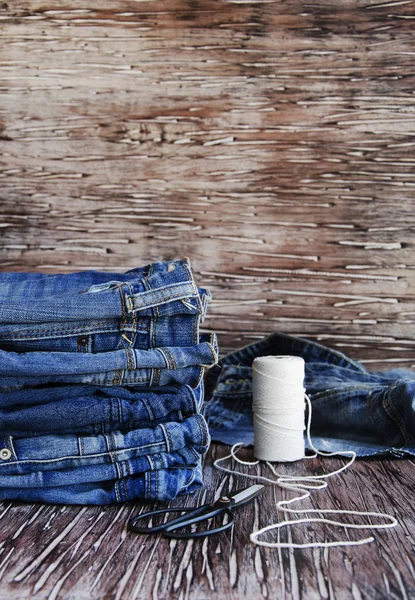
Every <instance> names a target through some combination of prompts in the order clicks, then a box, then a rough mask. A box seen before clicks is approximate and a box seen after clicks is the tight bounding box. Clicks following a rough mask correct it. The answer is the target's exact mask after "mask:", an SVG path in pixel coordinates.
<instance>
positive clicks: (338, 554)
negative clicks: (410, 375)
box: [0, 0, 415, 600]
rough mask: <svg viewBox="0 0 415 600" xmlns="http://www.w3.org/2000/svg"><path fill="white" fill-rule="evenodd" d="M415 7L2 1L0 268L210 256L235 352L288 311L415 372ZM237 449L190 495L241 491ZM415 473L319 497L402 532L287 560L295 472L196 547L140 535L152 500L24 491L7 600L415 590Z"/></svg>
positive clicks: (8, 529) (404, 2)
mask: <svg viewBox="0 0 415 600" xmlns="http://www.w3.org/2000/svg"><path fill="white" fill-rule="evenodd" d="M414 6H415V5H414V2H413V0H392V1H382V2H381V1H379V0H364V1H363V0H362V1H357V0H342V1H341V2H339V1H337V0H318V2H313V3H310V2H306V3H304V2H299V1H298V0H286V1H285V0H253V1H250V0H204V1H203V2H200V1H199V0H153V1H151V0H149V1H137V0H117V2H108V1H104V0H96V1H95V2H94V3H91V2H86V1H85V0H62V1H60V2H59V3H50V2H44V1H43V0H13V2H11V1H9V2H1V3H0V28H1V36H0V178H1V186H0V232H1V234H0V235H1V237H0V261H1V265H0V266H1V269H2V270H11V271H19V270H29V271H42V272H49V273H53V272H73V271H77V270H80V269H92V268H95V269H99V270H106V271H112V270H113V271H118V270H126V269H129V268H133V267H137V266H141V265H143V264H146V263H148V262H150V261H153V260H171V259H173V258H179V257H181V256H189V257H190V258H191V260H192V264H193V267H194V272H195V276H196V279H197V281H198V282H199V283H200V284H204V285H207V286H209V287H210V288H211V290H212V293H213V298H214V299H213V302H212V304H211V307H210V312H209V316H208V318H207V320H206V322H205V330H207V331H217V332H218V334H219V342H220V345H221V349H222V351H225V350H226V349H229V348H235V347H238V346H241V345H243V344H245V343H249V342H251V341H253V340H255V339H259V338H261V337H262V336H264V335H266V334H268V333H271V332H272V331H276V330H280V331H284V332H286V333H292V334H297V335H301V336H303V337H308V338H310V339H314V340H319V341H322V343H324V344H326V345H329V346H331V347H333V348H335V349H337V350H341V351H344V352H346V353H347V354H349V355H350V356H351V357H353V358H357V359H360V360H362V361H363V362H364V364H365V365H366V366H367V367H368V368H370V369H377V368H381V367H386V366H388V367H390V366H402V367H409V368H411V367H413V366H414V364H415V358H414V344H415V335H414V333H415V325H414V323H415V319H414V315H415V295H414V288H413V282H414V274H415V261H414V251H413V247H414V235H413V233H414V226H415V217H414V210H413V209H414V199H415V197H414V187H415V181H414V162H415V155H414V151H413V149H414V146H415V137H414V133H415V127H414V112H415V95H414V68H413V62H414V33H413V25H414V19H415V11H414ZM224 452H226V449H225V447H222V446H217V445H215V446H214V447H213V448H212V450H211V451H210V453H209V454H208V456H207V458H206V465H205V477H206V483H207V487H206V489H205V490H204V491H203V492H201V493H200V494H198V495H197V496H193V497H189V498H187V499H181V500H180V502H179V504H180V503H189V504H190V503H191V504H192V505H193V504H198V503H199V502H202V501H203V500H205V499H211V498H212V497H213V495H214V493H215V490H216V491H218V490H221V491H223V492H228V491H230V490H231V489H237V488H238V487H242V483H241V482H239V481H237V480H235V478H233V477H228V476H224V475H223V474H220V473H218V472H217V471H213V470H212V459H213V458H214V457H215V456H219V455H221V454H223V453H224ZM248 455H249V451H248ZM333 464H334V465H337V464H338V462H337V461H335V460H333V461H323V462H322V463H321V464H320V463H319V462H318V461H317V463H316V464H315V465H314V468H315V469H322V470H328V469H330V468H331V467H332V465H333ZM284 468H286V470H287V472H288V471H289V472H295V473H302V472H304V469H305V466H304V464H303V463H298V464H296V465H290V466H289V467H288V466H286V467H284ZM308 468H309V469H311V468H313V466H309V467H308ZM414 476H415V470H414V464H413V462H412V461H409V460H403V461H399V460H387V461H375V460H374V461H365V462H358V463H357V464H356V465H354V466H353V469H352V470H351V471H350V472H347V473H346V474H344V475H342V476H341V477H339V478H338V479H336V480H334V481H332V482H331V485H330V487H329V490H328V491H327V493H326V492H320V493H318V494H315V496H314V497H313V500H312V501H311V504H312V505H313V506H319V507H324V506H327V507H333V506H335V507H338V506H343V507H345V508H351V507H355V508H357V509H363V510H364V509H368V510H370V509H374V510H385V511H387V512H392V513H393V514H395V515H396V516H397V518H398V519H399V522H400V525H399V527H398V528H396V529H395V530H393V531H385V532H383V533H381V532H380V533H378V534H376V542H374V543H373V544H370V545H368V546H364V547H356V548H349V549H347V550H345V549H330V550H296V551H284V552H283V564H281V565H280V564H279V562H278V555H277V552H276V551H275V550H265V549H264V550H263V549H259V548H258V547H255V546H253V545H252V544H250V543H249V541H248V538H249V533H250V532H251V531H252V529H253V528H254V527H257V526H258V525H265V524H267V523H269V522H271V521H272V520H273V519H275V518H276V514H275V509H274V505H275V500H276V499H278V498H280V497H281V493H282V492H281V490H280V489H278V488H273V487H270V488H267V490H266V492H265V495H264V497H263V499H261V501H259V500H258V501H256V502H255V503H254V504H251V505H248V506H246V507H245V508H244V509H243V510H241V511H240V512H239V514H237V515H236V520H237V525H236V527H235V530H234V531H233V532H232V534H230V533H229V532H228V533H224V534H221V535H220V536H219V537H217V538H212V539H210V540H206V541H197V542H188V543H181V542H177V543H176V542H170V543H169V542H166V541H165V540H163V539H159V538H151V539H150V538H146V537H142V536H135V535H132V534H129V533H127V531H126V528H125V524H126V521H127V518H128V516H129V515H130V514H132V513H134V512H135V511H137V510H140V504H139V503H137V504H131V503H129V504H125V505H123V506H111V507H106V508H100V507H59V506H46V505H44V506H43V505H25V504H18V503H8V502H5V503H3V505H2V508H1V513H0V581H1V587H0V598H7V599H9V598H10V599H21V598H31V597H33V598H35V599H37V598H48V599H54V598H64V599H67V598H74V599H77V600H80V599H83V598H88V599H92V598H99V599H101V598H102V599H107V598H117V599H121V598H122V599H124V598H128V599H130V598H140V599H147V598H149V599H150V598H151V599H154V600H156V599H158V598H170V597H171V598H177V600H184V599H185V598H191V599H195V600H204V599H206V600H210V599H213V598H235V599H239V598H243V597H246V596H251V597H252V598H262V597H269V598H279V597H281V594H282V581H283V580H284V581H285V588H286V596H287V598H288V597H290V598H291V597H292V598H304V599H307V600H309V599H310V600H311V599H314V598H336V599H337V600H338V599H349V598H353V599H354V600H360V599H366V598H370V599H378V598H385V599H390V598H403V599H407V598H412V597H415V585H414V573H415V569H414V561H413V545H414V533H415V532H414V522H413V510H412V504H413V501H412V497H413V489H414ZM311 504H309V506H311ZM306 529H307V530H309V529H310V528H305V529H304V530H303V531H302V532H301V531H296V532H293V533H292V535H293V538H294V539H298V540H301V539H305V538H304V535H305V531H306ZM313 529H314V528H313ZM308 535H309V536H311V535H312V536H313V537H315V538H316V539H319V538H321V539H325V536H327V538H328V537H329V536H330V535H331V534H330V533H329V532H327V531H324V530H317V528H316V530H315V532H314V533H313V532H312V531H308Z"/></svg>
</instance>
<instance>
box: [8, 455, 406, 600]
mask: <svg viewBox="0 0 415 600" xmlns="http://www.w3.org/2000/svg"><path fill="white" fill-rule="evenodd" d="M226 452H227V450H226V447H224V446H219V445H215V446H214V447H213V448H212V449H211V451H210V452H209V455H208V457H207V460H206V463H205V476H206V480H207V483H208V487H207V489H205V490H203V491H201V492H200V493H198V494H196V495H194V496H188V497H186V498H181V499H180V500H178V501H176V502H175V503H174V504H175V505H177V506H185V505H186V506H197V505H199V504H201V503H203V502H206V501H212V500H213V499H214V498H217V497H219V495H221V494H226V493H230V492H232V491H235V490H237V489H242V488H243V487H244V482H243V481H241V480H238V479H237V478H235V476H232V475H231V476H223V474H221V473H219V471H217V470H213V469H212V461H213V459H214V458H217V457H219V456H222V455H225V453H226ZM244 453H245V454H243V455H242V456H244V458H245V459H247V460H252V450H245V451H244ZM313 463H314V464H313V465H311V466H310V465H307V466H306V465H305V464H304V461H303V462H300V463H295V464H291V465H288V464H286V465H280V469H279V470H281V471H282V472H283V473H286V474H292V473H296V474H297V475H300V474H306V473H307V472H308V473H310V472H314V473H316V472H317V471H323V472H327V471H329V470H331V469H332V468H333V467H338V466H340V461H337V460H331V461H330V460H328V459H326V460H323V461H321V462H320V461H319V460H318V461H313ZM414 467H415V465H414V463H413V462H412V461H406V460H405V461H404V460H402V461H399V460H396V461H392V460H388V461H383V462H382V461H379V460H377V461H361V462H358V463H356V464H355V465H354V466H353V469H351V470H350V471H348V472H347V473H345V474H344V475H342V476H341V477H339V478H337V479H336V480H333V481H332V482H331V483H330V484H329V488H328V491H327V492H320V493H316V494H315V495H314V496H313V498H312V500H311V501H306V502H304V503H303V507H310V508H312V507H314V508H338V507H339V506H342V507H343V508H345V507H347V508H349V509H355V510H380V511H384V512H388V513H390V514H393V515H395V516H396V517H397V518H398V519H399V527H398V528H396V529H394V530H389V531H388V530H386V531H385V532H383V533H382V532H379V533H376V534H375V537H376V541H375V542H374V543H372V544H369V545H367V546H360V547H354V548H352V547H350V548H347V549H345V548H331V549H324V550H322V549H308V550H295V551H288V550H286V551H283V564H280V563H279V561H278V553H277V551H276V550H269V549H265V548H259V547H258V546H254V545H253V544H251V543H250V542H249V534H250V532H251V531H252V530H253V529H254V528H257V527H261V526H265V525H267V524H269V523H271V522H274V521H275V520H277V519H278V518H280V517H278V514H277V512H276V510H275V503H276V501H278V500H279V499H281V498H282V497H283V494H285V492H284V491H282V490H281V489H280V488H273V487H272V486H269V487H267V488H266V490H265V492H264V495H263V496H262V497H261V499H260V500H259V499H258V500H255V501H254V503H252V504H248V505H246V506H245V507H243V508H241V509H240V510H238V511H237V512H236V513H235V520H236V525H235V527H234V528H233V530H232V531H231V532H229V531H228V532H224V533H222V534H219V535H217V536H213V537H211V538H205V539H204V540H194V541H169V540H165V539H163V538H160V537H159V536H157V537H150V536H142V535H136V534H133V533H130V532H128V531H127V530H126V522H127V520H128V518H129V517H130V516H132V515H134V514H138V512H139V511H142V510H143V509H144V508H145V507H143V506H142V505H141V504H140V503H133V502H128V503H125V504H123V505H120V506H109V507H92V506H90V507H80V506H79V507H74V506H72V507H68V506H66V507H62V506H56V505H41V504H33V505H30V504H23V503H16V502H14V503H11V502H10V503H8V502H4V503H3V505H2V508H1V512H0V547H1V555H0V577H1V590H2V592H1V597H2V598H7V599H14V598H16V599H22V598H35V599H36V600H37V599H48V600H52V599H55V598H64V599H76V600H79V599H82V600H83V599H91V600H92V599H97V600H99V599H102V598H105V599H107V598H114V599H115V598H117V599H120V598H123V599H128V600H132V599H137V598H138V599H147V598H149V599H153V600H155V599H160V600H161V599H167V598H173V599H185V598H187V599H189V600H202V599H210V598H218V599H220V600H222V599H223V600H225V599H228V598H231V599H235V600H238V599H240V598H245V597H249V598H258V599H259V598H281V597H282V578H284V582H285V590H286V596H285V597H286V598H287V599H288V598H289V599H290V598H292V599H296V600H297V599H300V598H303V599H307V600H308V599H317V598H340V599H350V598H353V599H374V600H379V599H384V600H390V599H410V598H414V597H415V577H414V575H415V571H414V561H413V545H414V537H415V524H414V519H413V510H412V497H413V489H414V485H415V468H414ZM246 469H247V468H246V467H242V471H244V470H245V472H248V471H246ZM258 472H262V473H263V474H268V473H267V472H266V467H261V468H260V470H259V471H258ZM215 490H216V495H215ZM287 497H288V496H287ZM333 535H337V536H342V535H343V533H342V532H341V531H336V532H335V533H333V531H332V532H330V531H329V530H324V529H322V528H320V527H318V526H317V525H314V526H310V525H308V526H306V527H305V528H304V529H303V530H301V529H297V530H293V531H292V536H291V537H292V539H293V540H294V541H296V542H297V543H304V542H305V541H306V540H307V541H310V540H311V541H317V540H321V541H329V540H331V539H333ZM363 537H367V535H366V532H351V533H350V532H349V533H348V534H345V539H362V538H363Z"/></svg>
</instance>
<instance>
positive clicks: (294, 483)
mask: <svg viewBox="0 0 415 600" xmlns="http://www.w3.org/2000/svg"><path fill="white" fill-rule="evenodd" d="M279 358H280V357H279ZM265 376H266V374H265ZM274 379H275V378H274ZM280 382H281V383H282V384H283V385H287V381H286V380H280ZM305 392H306V390H305V389H304V388H303V394H304V396H303V397H305V399H306V402H307V407H308V417H307V425H306V435H307V440H308V444H309V446H310V448H312V449H313V451H314V454H312V455H309V456H303V458H306V459H309V458H315V457H316V456H317V455H319V456H339V457H342V458H343V457H344V455H348V456H350V459H349V460H348V462H347V463H346V464H345V465H343V466H342V467H340V468H339V469H336V470H335V471H331V472H330V473H325V474H321V475H306V476H287V475H282V474H280V473H277V471H276V470H275V467H274V466H273V465H272V464H271V463H270V461H268V460H267V461H265V464H266V465H267V466H268V467H269V468H270V470H271V471H272V473H273V474H274V475H275V477H276V479H272V478H269V477H265V476H263V475H251V474H247V473H241V472H240V471H235V470H234V469H230V468H228V467H223V466H221V465H220V463H222V462H224V461H225V460H228V459H229V458H232V459H234V460H235V461H236V462H238V463H239V464H241V465H246V466H256V465H258V464H259V463H260V460H256V461H254V462H248V461H244V460H242V459H240V458H239V457H238V456H237V455H236V451H237V449H238V448H240V447H241V446H243V445H244V444H243V442H238V443H237V444H234V445H233V446H232V448H231V451H230V454H228V455H227V456H224V457H222V458H218V459H216V460H215V461H214V463H213V465H214V466H215V467H216V468H217V469H219V470H220V471H224V472H225V473H229V474H232V475H237V476H239V477H245V478H247V479H253V480H255V481H262V482H264V483H269V484H272V485H277V486H279V487H281V488H284V489H287V490H290V491H294V492H300V495H297V496H295V497H294V498H291V499H290V500H280V501H279V502H277V504H276V508H277V510H280V511H282V512H285V513H297V514H304V513H313V514H319V515H333V514H337V515H354V516H361V517H373V518H382V519H386V520H389V522H387V523H379V524H369V525H364V524H360V523H343V522H341V521H337V520H333V519H328V518H326V517H323V516H321V517H305V518H301V519H291V520H284V521H280V522H278V523H272V524H271V525H267V526H266V527H263V528H262V529H259V530H257V531H253V532H252V533H251V534H250V540H251V542H253V543H254V544H257V545H258V546H265V547H267V548H278V551H279V558H280V561H281V558H282V557H281V554H280V553H281V549H282V548H329V547H333V546H360V545H363V544H368V543H370V542H373V541H374V537H373V536H371V537H367V538H364V539H361V540H341V539H340V540H334V541H332V542H307V543H304V544H296V543H293V542H281V541H280V530H281V529H283V528H284V527H290V526H291V525H299V524H302V523H326V524H329V525H333V526H337V527H342V528H343V529H371V530H378V529H389V528H392V527H396V525H397V524H398V521H397V520H396V519H395V517H393V516H391V515H388V514H386V513H382V512H366V511H357V510H342V509H316V508H314V509H295V508H289V507H288V505H291V504H293V503H295V502H298V501H300V500H305V499H306V498H309V497H310V491H311V490H322V489H324V488H326V487H327V485H328V483H327V481H324V480H325V479H328V478H329V477H333V476H335V475H339V474H340V473H342V472H343V471H345V470H346V469H348V468H349V467H350V466H351V465H352V464H353V462H354V461H355V458H356V453H355V452H354V451H353V450H342V451H341V452H321V451H319V450H317V448H315V446H314V445H313V443H312V441H311V435H310V428H311V401H310V398H309V397H308V395H307V394H306V393H305ZM257 402H258V400H257ZM257 405H258V404H257ZM287 405H288V403H287ZM279 433H280V432H279ZM274 529H276V530H277V531H278V541H277V542H266V541H262V540H259V539H258V538H259V536H261V535H262V534H264V533H266V532H267V531H271V530H274ZM280 564H282V562H281V563H280Z"/></svg>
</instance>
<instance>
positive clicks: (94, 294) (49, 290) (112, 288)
mask: <svg viewBox="0 0 415 600" xmlns="http://www.w3.org/2000/svg"><path fill="white" fill-rule="evenodd" d="M201 296H202V298H201V297H200V295H199V290H198V288H197V286H196V284H195V282H194V280H193V275H192V272H191V269H190V263H189V261H188V260H187V259H185V260H180V261H174V262H171V263H162V262H160V263H154V264H152V265H148V266H146V267H143V268H139V269H132V270H130V271H127V272H126V273H123V274H121V273H103V272H100V271H81V272H79V273H71V274H65V275H47V274H43V273H13V272H11V273H0V323H4V324H13V323H16V324H17V325H19V326H20V325H21V324H25V323H26V324H30V323H32V324H34V325H36V326H37V325H39V323H55V325H53V326H51V333H52V335H54V332H53V329H54V330H55V333H57V334H59V333H60V327H61V325H62V326H63V327H67V328H68V329H70V327H69V326H68V321H75V322H76V321H88V320H92V321H95V320H96V319H114V318H121V317H122V318H125V319H126V320H127V321H129V322H131V323H133V322H134V319H135V318H137V317H142V316H144V317H145V316H150V317H154V316H155V317H167V316H172V315H194V314H195V313H198V314H200V315H202V314H203V312H204V308H205V302H204V300H203V290H202V293H201ZM60 324H61V325H60ZM75 327H76V324H75Z"/></svg>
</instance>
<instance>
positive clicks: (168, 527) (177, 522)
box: [127, 485, 264, 540]
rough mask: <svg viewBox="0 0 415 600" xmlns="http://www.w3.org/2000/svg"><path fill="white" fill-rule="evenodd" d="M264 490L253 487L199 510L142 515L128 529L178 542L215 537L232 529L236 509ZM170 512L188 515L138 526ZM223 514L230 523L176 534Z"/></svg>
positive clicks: (131, 521)
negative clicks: (140, 522) (154, 524)
mask: <svg viewBox="0 0 415 600" xmlns="http://www.w3.org/2000/svg"><path fill="white" fill-rule="evenodd" d="M263 490H264V486H263V485H251V486H250V487H249V488H246V489H245V490H242V491H240V492H238V493H237V494H235V495H234V496H230V497H228V496H222V497H221V498H219V500H218V501H217V502H212V503H211V504H203V505H202V506H199V507H198V508H183V507H181V508H162V509H161V510H154V511H152V512H146V513H144V514H142V515H138V517H133V518H132V519H130V520H129V521H128V526H127V527H128V529H129V530H130V531H134V532H135V533H149V534H152V533H161V535H162V536H163V537H166V538H171V539H177V540H191V539H193V538H199V537H205V536H208V535H213V534H215V533H220V532H221V531H226V530H227V529H230V528H231V527H232V525H233V523H234V516H233V511H234V510H235V508H239V507H240V506H243V505H244V504H246V503H247V502H250V501H251V500H253V499H254V498H256V496H258V495H259V494H262V491H263ZM169 512H186V513H187V514H185V515H181V516H180V517H177V518H176V519H172V520H170V521H167V522H165V523H163V524H161V525H156V526H154V527H141V526H140V525H138V524H137V523H138V522H139V521H141V519H145V518H146V517H147V518H148V517H152V516H155V515H163V514H167V513H169ZM222 513H223V514H226V515H228V522H227V523H225V524H224V525H221V526H220V527H216V528H215V529H208V530H205V531H188V532H181V533H177V532H176V530H177V529H181V528H182V527H185V526H186V525H193V524H194V523H200V522H201V521H207V520H208V519H211V518H212V517H215V516H216V515H220V514H222Z"/></svg>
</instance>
